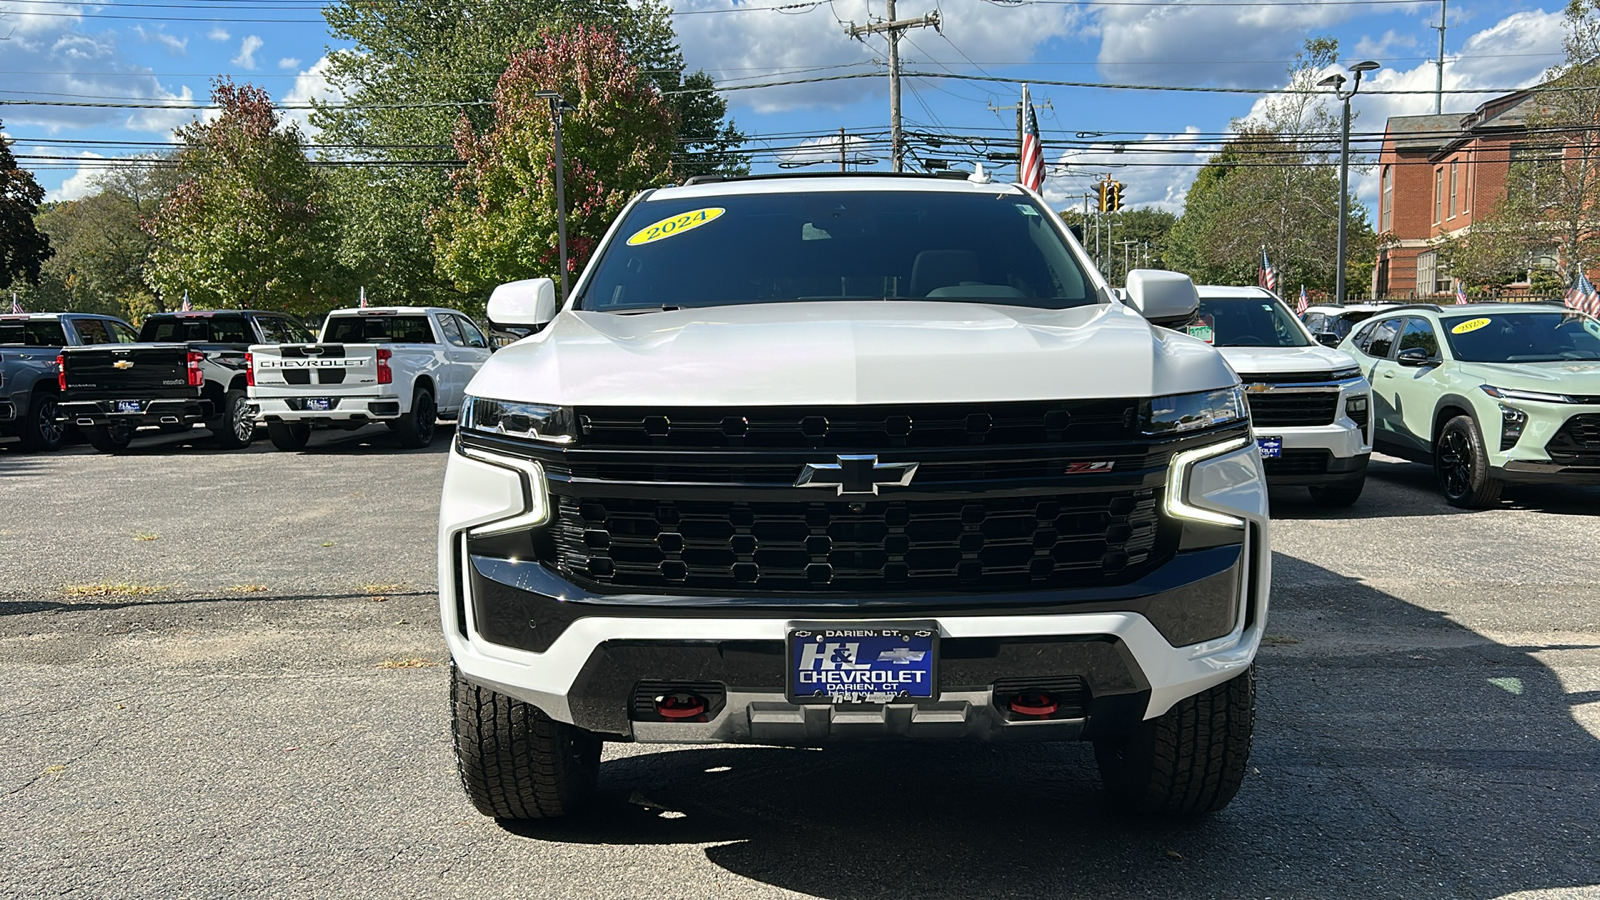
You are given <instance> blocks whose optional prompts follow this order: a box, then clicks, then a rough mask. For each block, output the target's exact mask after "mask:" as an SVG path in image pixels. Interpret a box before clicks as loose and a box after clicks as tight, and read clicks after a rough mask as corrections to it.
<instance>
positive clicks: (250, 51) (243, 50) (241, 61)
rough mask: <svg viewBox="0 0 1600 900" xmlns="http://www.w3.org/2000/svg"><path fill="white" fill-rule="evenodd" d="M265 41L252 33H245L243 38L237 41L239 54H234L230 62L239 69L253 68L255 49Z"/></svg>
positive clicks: (254, 64)
mask: <svg viewBox="0 0 1600 900" xmlns="http://www.w3.org/2000/svg"><path fill="white" fill-rule="evenodd" d="M265 43H266V41H263V40H262V39H261V38H259V37H256V36H255V35H253V34H250V35H245V38H244V40H242V41H240V42H239V55H238V56H235V57H234V58H233V59H232V60H231V62H232V63H233V64H234V65H236V66H238V67H239V68H241V69H254V68H255V67H256V51H257V50H260V49H261V45H262V44H265Z"/></svg>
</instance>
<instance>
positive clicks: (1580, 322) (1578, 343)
mask: <svg viewBox="0 0 1600 900" xmlns="http://www.w3.org/2000/svg"><path fill="white" fill-rule="evenodd" d="M1439 321H1440V322H1441V323H1443V325H1444V334H1445V339H1446V340H1448V341H1449V342H1450V352H1451V353H1452V354H1454V355H1455V358H1456V359H1458V360H1461V361H1462V362H1486V363H1520V362H1558V361H1560V360H1568V359H1600V322H1596V321H1595V320H1594V319H1591V318H1589V317H1588V316H1586V315H1583V314H1581V313H1575V312H1571V311H1567V312H1562V311H1560V310H1554V309H1553V310H1551V311H1549V312H1536V313H1526V312H1518V313H1498V314H1496V313H1491V314H1489V315H1486V316H1443V317H1441V318H1440V320H1439Z"/></svg>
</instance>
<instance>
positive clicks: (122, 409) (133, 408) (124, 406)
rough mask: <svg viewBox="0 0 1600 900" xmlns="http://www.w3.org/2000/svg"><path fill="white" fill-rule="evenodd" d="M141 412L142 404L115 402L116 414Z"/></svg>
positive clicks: (136, 402) (127, 401)
mask: <svg viewBox="0 0 1600 900" xmlns="http://www.w3.org/2000/svg"><path fill="white" fill-rule="evenodd" d="M143 410H144V404H143V403H140V402H139V401H138V400H118V401H117V412H119V413H136V412H141V411H143Z"/></svg>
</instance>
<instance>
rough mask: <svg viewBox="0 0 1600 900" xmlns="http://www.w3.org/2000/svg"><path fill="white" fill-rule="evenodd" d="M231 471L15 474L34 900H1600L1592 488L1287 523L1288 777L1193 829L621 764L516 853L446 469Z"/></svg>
mask: <svg viewBox="0 0 1600 900" xmlns="http://www.w3.org/2000/svg"><path fill="white" fill-rule="evenodd" d="M204 435H205V433H204V432H199V431H197V432H194V433H193V435H192V436H188V437H178V436H160V437H153V438H142V439H141V440H140V441H138V442H136V444H135V450H134V452H133V453H131V454H130V455H128V456H125V457H117V458H113V457H106V456H100V455H97V454H95V453H93V452H92V451H90V450H88V449H87V448H86V447H73V448H69V449H67V450H65V451H63V452H60V453H56V454H49V455H26V454H22V453H20V452H18V451H17V450H16V448H15V446H14V445H13V444H10V443H6V444H0V498H3V501H4V502H3V503H0V684H3V685H4V689H3V691H0V722H3V727H0V798H3V799H0V896H6V897H38V896H53V895H70V896H85V897H180V896H181V897H221V896H243V895H248V896H290V895H294V896H314V897H452V896H460V897H473V898H486V897H635V896H638V897H643V896H650V897H719V896H727V897H780V896H796V895H811V896H819V897H829V898H868V897H946V896H948V897H973V896H981V897H990V896H1005V897H1043V896H1059V897H1083V898H1120V897H1228V898H1238V897H1247V898H1254V897H1261V898H1265V897H1271V898H1300V897H1304V898H1328V897H1350V898H1370V897H1426V898H1433V897H1468V898H1492V897H1518V898H1535V897H1539V898H1568V897H1600V583H1597V580H1596V578H1595V559H1596V555H1597V551H1600V519H1597V518H1596V514H1597V513H1600V491H1597V490H1589V489H1583V490H1578V489H1559V488H1538V489H1533V488H1522V489H1513V490H1508V492H1507V500H1506V502H1505V503H1503V504H1502V506H1501V508H1499V509H1495V510H1490V511H1485V512H1477V513H1466V512H1462V511H1459V510H1455V509H1453V508H1451V507H1449V506H1447V505H1445V503H1444V502H1443V500H1442V499H1441V498H1440V497H1439V496H1438V494H1437V492H1436V491H1435V490H1434V488H1433V483H1432V476H1431V472H1429V471H1428V470H1426V469H1424V468H1423V467H1420V466H1414V465H1408V464H1404V463H1400V462H1398V461H1392V460H1382V461H1378V462H1376V463H1375V464H1374V470H1373V477H1372V478H1371V479H1370V480H1369V482H1368V486H1367V492H1366V494H1365V495H1364V497H1363V498H1362V500H1361V501H1360V502H1359V503H1358V504H1357V505H1356V506H1355V507H1354V508H1352V509H1351V510H1348V511H1340V512H1338V513H1330V512H1328V511H1324V510H1321V509H1319V508H1317V507H1314V506H1312V505H1310V503H1309V502H1308V501H1307V500H1306V499H1304V493H1303V491H1285V492H1284V493H1283V494H1282V495H1281V496H1276V497H1275V498H1274V507H1273V511H1274V516H1275V517H1276V518H1277V520H1278V521H1277V527H1276V530H1275V534H1274V541H1275V545H1276V546H1275V550H1276V555H1275V564H1276V571H1275V587H1274V591H1275V592H1274V595H1273V613H1272V619H1271V627H1270V628H1269V629H1268V630H1269V633H1270V634H1269V639H1268V643H1267V645H1266V646H1265V647H1264V648H1263V653H1262V655H1261V658H1260V671H1261V682H1260V683H1261V695H1260V703H1259V720H1258V724H1257V732H1256V747H1255V752H1254V754H1253V757H1252V762H1253V766H1254V768H1255V771H1254V772H1253V773H1252V775H1251V777H1250V778H1249V779H1248V780H1247V781H1246V783H1245V786H1244V789H1243V790H1242V791H1241V793H1240V795H1239V797H1238V799H1237V800H1236V801H1235V802H1234V804H1233V805H1232V806H1231V807H1229V808H1228V809H1227V810H1226V811H1225V812H1223V813H1221V814H1219V815H1216V816H1213V817H1211V818H1210V819H1207V820H1203V821H1201V822H1198V823H1193V824H1185V825H1170V824H1151V823H1149V822H1143V821H1138V820H1132V819H1128V818H1125V817H1123V816H1121V815H1119V814H1118V812H1117V811H1116V810H1112V809H1108V808H1107V807H1106V805H1105V804H1104V802H1103V800H1102V798H1101V795H1100V794H1099V792H1098V786H1097V780H1096V776H1095V773H1094V762H1093V758H1092V754H1091V752H1090V751H1089V748H1088V747H1087V746H1078V745H1067V746H1052V745H1029V746H980V745H917V746H905V745H892V744H884V745H866V746H842V747H834V748H830V749H826V750H796V749H780V748H764V747H711V748H686V749H678V748H670V747H660V746H631V745H609V746H608V747H607V751H606V756H605V759H606V761H605V763H604V764H603V765H602V769H601V786H602V789H603V793H604V799H603V803H602V804H601V809H600V810H599V811H598V812H597V813H596V814H595V815H593V816H590V817H588V818H585V819H583V820H580V821H574V822H565V823H552V824H542V825H532V826H518V827H514V828H508V827H503V826H501V825H498V824H496V823H495V822H493V821H491V820H489V819H485V818H482V817H480V816H479V815H478V814H477V813H476V812H474V811H473V810H472V808H471V807H470V806H469V805H468V803H467V801H466V799H465V797H464V796H463V795H462V793H461V791H460V789H459V786H458V784H457V781H456V775H455V771H454V764H453V761H452V757H451V752H450V743H449V734H448V724H447V719H446V712H447V703H446V700H447V694H446V691H447V677H448V676H447V670H446V668H445V667H444V663H445V662H446V660H445V656H444V647H443V642H442V640H441V639H440V638H439V636H438V634H437V631H438V626H437V621H436V611H435V606H434V603H435V600H434V596H433V588H434V575H433V553H434V549H433V529H434V517H435V515H436V511H437V500H438V490H439V484H440V481H441V477H442V471H443V462H444V452H445V447H446V441H445V440H442V439H441V440H440V441H438V442H437V444H436V445H435V447H434V448H432V449H431V450H428V451H415V452H402V451H400V450H398V449H397V447H396V445H395V443H394V439H393V437H392V436H391V435H390V434H389V433H388V432H386V431H383V430H381V429H380V430H371V431H363V432H356V433H348V434H346V433H339V434H335V435H331V436H330V435H328V434H325V433H319V434H318V435H317V436H316V437H314V438H313V443H312V446H311V448H310V449H309V450H308V451H307V452H304V453H298V454H280V453H276V452H274V451H272V449H271V447H270V445H269V444H267V443H266V442H265V441H262V442H260V443H258V444H256V445H255V446H254V447H252V448H251V449H249V450H247V451H243V452H238V453H222V452H219V451H216V450H213V449H211V448H210V447H209V441H208V440H206V439H205V437H204ZM447 436H448V434H447V433H446V434H442V435H441V438H444V437H447Z"/></svg>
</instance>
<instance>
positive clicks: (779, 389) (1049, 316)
mask: <svg viewBox="0 0 1600 900" xmlns="http://www.w3.org/2000/svg"><path fill="white" fill-rule="evenodd" d="M1235 380H1236V379H1235V378H1234V376H1233V373H1232V372H1230V371H1229V370H1228V368H1227V366H1226V365H1225V364H1224V363H1223V361H1222V357H1221V356H1220V355H1219V354H1217V353H1216V352H1215V351H1213V350H1212V349H1211V348H1210V347H1207V346H1206V345H1205V344H1203V343H1201V342H1199V341H1196V340H1194V339H1193V338H1190V337H1188V336H1186V335H1180V334H1178V333H1176V332H1173V331H1169V330H1167V329H1164V328H1152V327H1151V326H1150V325H1149V324H1148V323H1146V322H1145V321H1144V319H1142V318H1140V317H1139V315H1138V314H1137V313H1135V312H1134V311H1132V310H1130V309H1128V308H1127V307H1125V306H1122V305H1121V304H1110V305H1097V306H1090V307H1081V308H1078V309H1069V310H1060V311H1052V310H1029V309H1022V308H1018V307H1007V306H987V305H982V304H975V303H952V302H928V301H914V300H903V301H893V302H886V303H858V302H849V301H834V302H820V303H771V304H751V305H743V306H718V307H710V308H705V309H685V310H677V311H672V312H651V313H642V314H636V315H617V314H614V313H599V312H570V311H569V312H563V313H561V314H560V315H558V316H557V317H556V319H555V321H554V322H552V323H551V324H550V326H549V327H548V328H546V329H545V330H544V331H542V332H540V333H539V334H536V335H534V336H532V337H529V338H527V339H525V340H522V341H519V342H518V343H516V344H514V345H512V346H510V347H507V348H505V349H504V350H501V351H499V352H498V353H496V354H495V355H494V356H493V357H491V358H490V360H489V362H488V363H487V364H486V365H485V366H484V367H483V369H482V370H481V371H480V372H479V373H478V376H477V377H476V378H474V379H473V381H472V384H471V386H470V387H469V388H468V391H469V393H471V394H473V395H475V396H481V397H494V398H496V399H501V400H519V401H524V402H535V403H551V404H560V405H565V406H582V405H602V406H633V405H639V406H650V405H661V406H674V405H675V406H723V405H760V406H788V405H810V404H818V405H827V404H838V405H855V404H871V403H941V402H962V401H994V400H1051V399H1062V398H1101V397H1148V396H1159V395H1163V394H1177V393H1187V392H1190V391H1199V390H1205V389H1208V388H1216V387H1224V386H1227V385H1229V384H1233V383H1234V382H1235Z"/></svg>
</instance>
